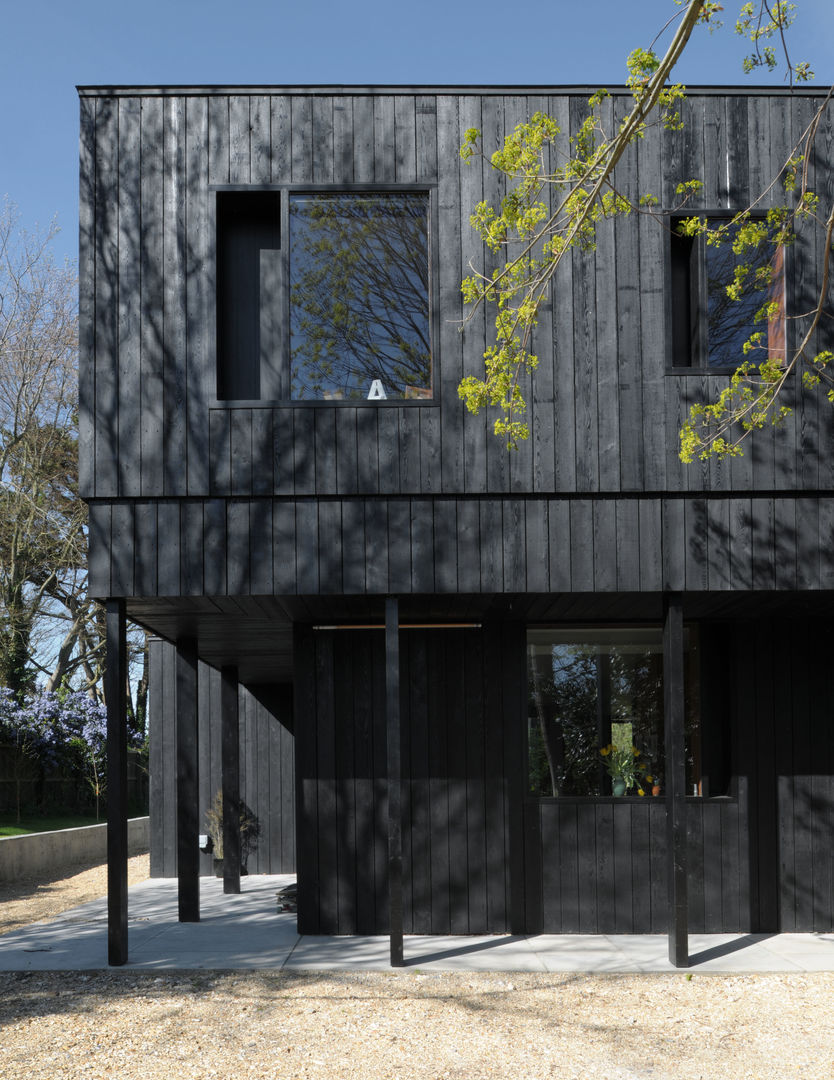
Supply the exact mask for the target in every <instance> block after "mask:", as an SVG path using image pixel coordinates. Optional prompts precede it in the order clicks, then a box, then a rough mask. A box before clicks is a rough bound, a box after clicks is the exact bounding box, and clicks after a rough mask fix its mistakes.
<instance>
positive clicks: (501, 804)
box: [481, 622, 509, 933]
mask: <svg viewBox="0 0 834 1080" xmlns="http://www.w3.org/2000/svg"><path fill="white" fill-rule="evenodd" d="M481 638H482V648H483V655H484V673H485V679H486V682H485V688H484V777H485V780H486V798H485V804H486V818H485V826H486V861H487V898H486V899H487V929H488V932H489V933H501V932H505V931H506V930H507V928H508V925H509V917H508V892H509V886H508V881H507V875H508V866H507V860H506V856H505V850H506V822H507V809H506V799H507V795H506V782H505V780H504V732H503V724H504V716H503V703H502V699H501V693H500V679H501V660H502V656H503V646H502V642H501V635H500V631H499V627H498V624H496V623H494V622H487V623H485V624H484V627H483V629H482V631H481Z"/></svg>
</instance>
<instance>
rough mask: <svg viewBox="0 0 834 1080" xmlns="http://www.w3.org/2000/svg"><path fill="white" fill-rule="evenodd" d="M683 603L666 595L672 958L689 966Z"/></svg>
mask: <svg viewBox="0 0 834 1080" xmlns="http://www.w3.org/2000/svg"><path fill="white" fill-rule="evenodd" d="M683 678H684V643H683V605H682V602H681V596H680V594H679V593H671V594H669V595H668V596H666V597H665V600H664V619H663V706H664V713H665V741H666V849H667V871H668V884H669V960H670V962H671V963H672V964H674V965H675V967H688V966H689V938H688V931H689V926H688V918H687V891H686V755H685V743H684V719H685V715H684V709H685V706H684V691H683Z"/></svg>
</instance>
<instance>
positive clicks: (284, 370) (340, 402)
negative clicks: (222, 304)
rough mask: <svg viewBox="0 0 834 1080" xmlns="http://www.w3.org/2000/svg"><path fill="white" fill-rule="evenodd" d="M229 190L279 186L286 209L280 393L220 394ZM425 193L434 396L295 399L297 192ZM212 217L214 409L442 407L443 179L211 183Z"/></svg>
mask: <svg viewBox="0 0 834 1080" xmlns="http://www.w3.org/2000/svg"><path fill="white" fill-rule="evenodd" d="M226 192H241V193H257V192H275V193H277V195H278V198H279V215H280V237H281V247H280V268H281V269H280V286H279V288H280V291H281V298H280V310H281V319H282V326H283V327H284V331H283V332H282V338H281V356H280V358H279V362H278V365H277V366H278V367H279V370H280V375H279V378H280V380H281V389H282V394H281V396H279V397H263V396H262V397H260V398H254V399H242V398H219V397H218V396H217V389H218V384H219V379H218V367H217V365H218V341H217V276H218V250H217V249H218V244H217V228H218V213H217V205H218V199H217V195H218V194H219V193H226ZM386 193H394V194H409V193H416V194H425V195H427V196H428V200H427V202H428V207H427V210H428V238H427V239H428V248H429V265H428V275H429V295H428V304H429V341H430V355H431V397H416V398H405V397H402V398H384V399H374V398H370V399H368V398H352V399H351V398H347V399H338V398H321V399H318V398H304V399H293V398H292V397H291V396H290V370H291V358H290V332H289V326H290V323H289V319H290V277H289V262H290V245H289V235H290V231H289V230H290V213H289V208H290V198H291V197H292V196H294V195H320V194H325V195H342V194H344V195H351V194H356V195H361V194H369V195H373V194H386ZM209 206H210V212H209V219H210V220H209V223H208V227H209V230H210V236H211V251H210V265H211V269H212V276H211V282H210V286H209V288H210V295H211V307H212V313H213V317H212V318H211V319H210V327H211V329H210V335H211V342H210V357H209V361H208V364H209V370H210V371H211V373H212V374H211V378H212V388H211V396H210V400H209V408H211V409H241V408H254V409H257V408H278V407H280V408H282V409H283V408H292V409H295V408H314V409H319V408H335V409H340V408H341V409H344V408H353V409H355V408H372V407H376V408H386V407H388V408H438V407H439V405H440V400H439V388H440V375H439V365H440V346H439V342H440V318H439V311H440V295H439V258H438V225H437V222H438V185H437V184H436V183H434V184H429V183H426V184H395V183H349V184H348V183H345V184H333V183H328V184H292V183H288V184H210V185H209Z"/></svg>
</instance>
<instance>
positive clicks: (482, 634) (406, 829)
mask: <svg viewBox="0 0 834 1080" xmlns="http://www.w3.org/2000/svg"><path fill="white" fill-rule="evenodd" d="M400 645H401V720H402V776H403V894H404V896H403V908H404V911H403V925H404V929H405V931H406V932H407V933H424V934H449V933H500V932H503V931H506V930H508V929H509V928H510V921H511V904H512V901H513V896H512V876H511V868H512V865H513V862H514V861H515V860H517V861H518V862H519V865H520V859H521V836H520V830H519V826H518V825H516V826H514V824H513V820H512V817H513V814H512V810H511V807H510V791H511V789H512V786H513V784H514V783H515V780H516V777H518V775H519V771H520V758H519V756H518V750H517V748H516V743H517V741H518V740H517V735H518V731H519V730H520V723H521V715H520V710H519V707H518V706H519V705H520V703H521V702H520V697H519V694H518V679H517V676H518V674H519V672H518V671H517V670H516V668H517V667H518V659H517V658H518V657H520V658H522V659H523V636H522V635H521V633H520V631H519V630H518V629H517V628H515V627H513V626H505V627H503V628H501V627H498V626H490V627H484V629H483V630H477V629H468V630H451V629H450V630H402V631H401V633H400ZM296 653H297V656H298V658H299V662H298V668H297V681H296V699H295V700H296V739H297V761H298V791H299V804H298V829H299V839H298V853H299V854H298V859H299V866H298V874H299V890H300V896H301V901H300V903H299V930H300V932H302V933H338V934H353V933H385V932H387V918H388V915H387V912H388V903H387V891H386V864H387V848H386V835H387V781H386V765H385V762H386V757H385V697H384V692H385V679H384V676H385V658H384V641H383V634H382V632H381V631H341V632H333V631H314V630H312V629H309V628H298V630H297V636H296ZM521 685H522V687H523V683H522V684H521ZM514 829H515V831H514ZM517 880H518V881H519V882H520V877H519V878H518V879H517Z"/></svg>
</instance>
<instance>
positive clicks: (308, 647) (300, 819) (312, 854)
mask: <svg viewBox="0 0 834 1080" xmlns="http://www.w3.org/2000/svg"><path fill="white" fill-rule="evenodd" d="M315 637H316V633H315V632H314V631H313V630H312V628H311V627H309V626H304V625H297V626H296V627H295V631H294V636H293V655H294V658H295V673H294V688H293V712H294V716H293V727H294V729H295V733H296V734H295V799H296V803H295V808H296V809H295V815H296V816H295V819H296V829H297V836H298V846H297V851H296V865H297V869H298V932H299V933H300V934H317V933H319V932H320V926H321V920H320V918H319V910H318V898H319V891H320V887H321V882H320V875H319V860H318V849H317V846H316V836H317V834H318V829H319V819H318V801H317V798H316V793H317V783H316V724H315V723H314V722H313V718H314V717H315V716H316V713H317V710H318V701H317V697H316V689H317V683H316V673H315Z"/></svg>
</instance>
